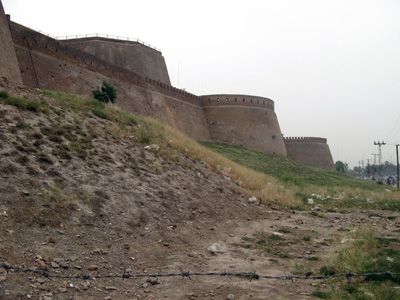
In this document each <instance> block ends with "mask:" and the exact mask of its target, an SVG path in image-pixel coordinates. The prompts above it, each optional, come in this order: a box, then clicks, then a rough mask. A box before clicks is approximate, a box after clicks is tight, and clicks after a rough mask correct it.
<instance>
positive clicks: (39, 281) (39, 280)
mask: <svg viewBox="0 0 400 300" xmlns="http://www.w3.org/2000/svg"><path fill="white" fill-rule="evenodd" d="M36 282H37V283H40V284H43V283H46V279H44V278H38V279H37V280H36Z"/></svg>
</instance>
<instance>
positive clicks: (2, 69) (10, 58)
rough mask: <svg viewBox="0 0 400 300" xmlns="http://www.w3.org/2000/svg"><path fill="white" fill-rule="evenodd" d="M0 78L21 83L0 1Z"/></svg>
mask: <svg viewBox="0 0 400 300" xmlns="http://www.w3.org/2000/svg"><path fill="white" fill-rule="evenodd" d="M0 45H1V46H0V77H7V79H8V80H9V81H12V82H15V83H19V84H21V83H22V78H21V73H20V72H19V67H18V61H17V57H16V55H15V50H14V45H13V43H12V41H11V34H10V29H9V25H8V20H7V17H6V15H5V13H4V8H3V3H2V2H1V0H0Z"/></svg>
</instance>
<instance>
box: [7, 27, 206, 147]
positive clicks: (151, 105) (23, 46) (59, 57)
mask: <svg viewBox="0 0 400 300" xmlns="http://www.w3.org/2000/svg"><path fill="white" fill-rule="evenodd" d="M11 28H12V31H11V32H12V37H13V41H14V44H15V48H16V52H17V56H18V61H19V67H20V69H21V71H22V77H23V81H24V84H26V85H27V86H32V87H38V88H42V89H51V90H59V91H64V92H68V93H75V94H81V95H87V96H92V90H94V89H95V88H96V87H97V86H98V85H99V84H101V82H102V81H103V80H106V81H107V82H109V83H111V84H112V85H114V86H116V87H117V89H118V101H117V104H118V106H120V107H121V108H123V109H124V110H126V111H128V112H131V113H135V114H139V115H142V116H150V117H153V118H157V119H159V120H161V121H163V122H165V123H167V124H168V125H170V126H172V127H175V128H177V129H179V130H180V131H182V132H184V133H185V134H187V135H188V136H190V137H192V138H194V139H198V140H209V134H208V131H207V128H206V123H205V118H204V114H203V111H202V108H201V105H200V100H199V98H198V97H196V96H194V95H192V94H190V93H187V92H185V91H183V90H179V89H176V88H173V87H171V86H170V85H168V84H165V83H161V82H160V81H157V80H154V79H151V78H146V77H143V76H142V75H141V74H139V73H137V72H135V71H131V70H127V69H124V68H122V67H119V66H116V65H113V64H110V63H108V62H106V61H104V60H102V59H100V58H97V57H95V56H93V55H91V54H89V53H87V52H84V51H81V50H79V49H76V48H74V47H71V46H69V45H66V44H62V43H60V42H58V41H57V40H54V39H53V38H50V37H48V36H46V35H43V34H40V33H38V32H36V31H33V30H31V29H29V28H26V27H24V26H21V25H19V24H17V23H14V22H11Z"/></svg>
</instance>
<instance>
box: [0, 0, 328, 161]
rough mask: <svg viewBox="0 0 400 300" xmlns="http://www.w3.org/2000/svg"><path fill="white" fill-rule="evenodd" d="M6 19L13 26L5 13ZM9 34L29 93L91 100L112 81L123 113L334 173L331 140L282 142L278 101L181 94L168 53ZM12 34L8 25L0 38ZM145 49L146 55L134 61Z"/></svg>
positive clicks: (18, 29) (17, 30) (14, 29)
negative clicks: (172, 77)
mask: <svg viewBox="0 0 400 300" xmlns="http://www.w3.org/2000/svg"><path fill="white" fill-rule="evenodd" d="M0 3H1V2H0ZM0 17H2V18H4V20H6V19H5V15H4V12H3V11H2V12H1V16H0ZM6 23H7V20H6ZM0 25H1V23H0ZM8 26H9V27H10V29H11V37H12V42H10V41H5V42H6V43H7V45H10V44H11V46H13V47H11V48H15V53H16V55H17V58H18V65H19V70H20V73H19V72H17V73H19V74H20V76H21V75H22V81H23V83H24V84H25V85H27V86H30V87H37V88H41V89H50V90H59V91H64V92H67V93H75V94H82V95H86V96H89V97H91V96H92V90H94V89H95V88H97V87H98V85H99V84H101V82H102V81H103V80H106V81H107V82H109V83H111V84H112V85H114V86H116V88H117V89H118V99H117V105H118V106H120V107H121V108H122V109H124V110H126V111H128V112H131V113H134V114H138V115H142V116H149V117H153V118H156V119H158V120H160V121H162V122H164V123H166V124H168V125H170V126H172V127H174V128H176V129H178V130H180V131H182V132H183V133H185V134H186V135H188V136H189V137H191V138H193V139H196V140H203V141H207V140H212V141H218V142H224V143H229V144H234V145H239V146H243V147H247V148H252V149H257V150H260V151H263V152H266V153H274V154H279V155H286V154H288V155H289V156H291V157H292V158H294V159H298V160H300V161H303V162H304V163H306V164H309V165H312V166H316V167H320V168H324V169H333V161H332V156H331V154H330V150H329V146H328V145H327V143H326V139H318V138H316V139H315V138H287V139H285V140H283V137H282V134H281V131H280V127H279V122H278V119H277V116H276V114H275V111H274V102H273V101H272V100H271V99H268V98H263V97H256V96H249V95H226V94H219V95H209V96H202V97H199V96H196V95H193V94H190V93H188V92H186V91H184V90H180V89H177V88H175V87H173V86H171V85H170V80H169V76H168V71H167V69H166V65H165V61H164V58H163V57H162V55H161V52H159V51H157V50H155V49H150V48H149V49H146V48H145V47H146V46H144V45H134V42H121V41H119V40H115V41H114V40H102V39H96V40H94V39H85V40H82V41H78V40H72V41H65V40H64V41H58V40H55V39H53V38H50V37H48V36H45V35H42V34H40V33H38V32H36V31H33V30H31V29H29V28H26V27H24V26H22V25H20V24H17V23H14V22H11V21H8ZM8 26H4V25H1V26H0V30H2V31H4V29H5V28H8ZM4 32H6V31H4ZM1 33H2V34H3V32H1ZM1 37H2V36H1ZM2 43H3V40H2ZM12 44H14V45H12ZM7 45H6V47H5V48H7ZM97 47H100V50H96V49H97ZM133 49H134V50H133ZM140 49H144V53H142V54H138V53H136V54H135V51H136V52H138V51H139V52H140ZM0 51H4V49H2V50H0ZM96 51H98V52H96ZM11 53H12V52H11ZM93 54H95V55H93ZM135 56H138V57H139V58H135ZM2 58H3V56H1V57H0V59H2ZM7 63H8V60H7ZM2 64H3V62H2ZM146 65H147V66H146ZM14 69H15V67H14ZM17 69H18V68H17ZM136 69H139V70H136ZM2 71H3V69H2ZM14 71H15V70H14ZM9 73H10V72H8V73H7V74H9ZM0 75H1V74H0ZM17 77H18V74H17ZM17 79H18V78H17Z"/></svg>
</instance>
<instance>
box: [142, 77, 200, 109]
mask: <svg viewBox="0 0 400 300" xmlns="http://www.w3.org/2000/svg"><path fill="white" fill-rule="evenodd" d="M145 82H146V83H147V88H148V89H151V90H153V91H157V92H159V93H162V94H164V95H168V96H170V97H172V98H176V99H180V100H182V101H185V102H188V103H190V104H193V105H196V106H199V107H200V106H201V98H200V97H199V96H196V95H193V94H191V93H188V92H186V91H184V90H181V89H177V88H176V87H173V86H171V85H168V84H165V83H162V82H160V81H157V80H154V79H151V78H147V77H146V78H145Z"/></svg>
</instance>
